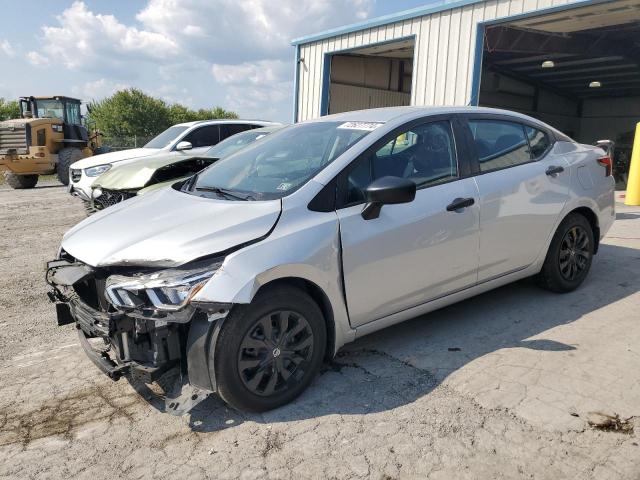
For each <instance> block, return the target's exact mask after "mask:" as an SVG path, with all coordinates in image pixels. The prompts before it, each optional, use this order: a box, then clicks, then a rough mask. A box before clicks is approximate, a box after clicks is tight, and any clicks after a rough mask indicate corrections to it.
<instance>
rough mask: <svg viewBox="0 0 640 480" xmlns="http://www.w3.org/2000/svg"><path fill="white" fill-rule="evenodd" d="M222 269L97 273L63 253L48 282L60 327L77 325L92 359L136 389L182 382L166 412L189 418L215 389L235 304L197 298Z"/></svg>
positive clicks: (201, 266) (202, 266) (212, 265)
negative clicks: (221, 345)
mask: <svg viewBox="0 0 640 480" xmlns="http://www.w3.org/2000/svg"><path fill="white" fill-rule="evenodd" d="M219 265H220V263H219V262H215V261H213V262H212V261H205V262H200V263H198V264H194V265H191V266H186V267H183V268H180V269H153V268H134V267H111V268H94V267H91V266H89V265H87V264H85V263H83V262H81V261H78V260H77V259H75V258H73V257H71V256H70V255H69V254H67V253H66V252H64V251H62V252H61V255H60V257H59V259H58V260H55V261H52V262H49V263H48V264H47V273H46V280H47V283H48V284H49V285H50V286H51V287H52V290H51V291H50V292H49V294H48V295H49V299H50V300H51V301H52V302H54V303H55V304H56V312H57V318H58V325H67V324H75V326H76V329H77V330H78V336H79V339H80V344H81V345H82V347H83V349H84V350H85V352H86V354H87V356H88V357H89V358H90V359H91V361H92V362H93V363H94V364H95V365H96V366H97V367H98V368H99V369H100V370H101V371H102V372H103V373H105V374H106V375H108V376H109V377H110V378H111V379H113V380H118V379H120V378H122V377H125V378H127V379H128V380H130V381H131V382H132V384H140V383H141V382H142V383H145V384H149V383H153V382H156V381H158V380H160V379H161V378H162V377H163V376H165V374H167V375H168V376H171V377H173V378H176V380H175V383H174V385H172V386H170V387H169V388H168V393H167V395H166V397H165V411H167V412H169V413H172V414H176V415H181V414H184V413H187V412H188V411H189V410H190V409H191V408H193V407H194V406H195V405H196V404H197V403H199V402H200V401H202V400H203V399H204V398H206V397H207V396H208V395H209V394H210V393H211V392H214V391H215V387H216V386H215V374H214V370H213V365H211V362H210V358H211V355H210V351H211V350H210V349H212V348H214V346H215V341H216V338H217V332H218V331H219V329H220V326H221V325H222V322H223V321H224V319H225V317H226V316H227V313H228V309H229V305H225V304H212V303H206V304H204V303H200V304H197V303H195V302H192V301H191V299H192V297H193V296H194V295H195V293H197V291H198V290H199V289H200V288H202V286H203V285H204V283H206V281H207V280H208V279H209V278H210V277H211V276H212V275H213V274H214V273H215V271H216V269H217V268H219ZM176 372H177V373H178V375H177V376H176V375H173V374H174V373H176ZM169 374H171V375H169Z"/></svg>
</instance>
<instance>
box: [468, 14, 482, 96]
mask: <svg viewBox="0 0 640 480" xmlns="http://www.w3.org/2000/svg"><path fill="white" fill-rule="evenodd" d="M482 57H484V23H482V22H480V23H478V24H477V25H476V51H475V54H474V58H473V81H472V82H471V100H470V101H469V105H470V106H474V107H476V106H478V103H479V102H480V80H481V79H482Z"/></svg>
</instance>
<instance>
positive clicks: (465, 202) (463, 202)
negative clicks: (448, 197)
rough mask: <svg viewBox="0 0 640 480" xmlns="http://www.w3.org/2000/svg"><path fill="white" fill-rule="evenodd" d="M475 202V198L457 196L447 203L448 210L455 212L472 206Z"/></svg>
mask: <svg viewBox="0 0 640 480" xmlns="http://www.w3.org/2000/svg"><path fill="white" fill-rule="evenodd" d="M474 203H476V201H475V200H474V199H473V198H456V199H454V200H453V202H451V203H450V204H449V205H447V212H455V211H456V210H460V209H461V208H467V207H470V206H471V205H473V204H474Z"/></svg>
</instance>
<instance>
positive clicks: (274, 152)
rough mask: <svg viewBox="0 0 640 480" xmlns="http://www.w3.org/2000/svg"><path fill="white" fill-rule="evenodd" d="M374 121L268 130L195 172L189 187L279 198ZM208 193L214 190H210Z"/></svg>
mask: <svg viewBox="0 0 640 480" xmlns="http://www.w3.org/2000/svg"><path fill="white" fill-rule="evenodd" d="M379 125H380V124H374V123H356V122H314V123H302V124H298V125H293V126H291V127H288V128H285V129H283V130H281V131H279V132H277V133H274V134H272V135H269V136H268V137H267V138H265V139H264V140H262V141H260V142H256V143H254V144H253V145H250V146H248V147H246V148H243V149H242V150H240V151H238V152H236V153H234V154H232V155H229V156H227V157H226V158H224V159H223V160H220V161H218V162H217V163H215V164H213V165H212V166H211V167H209V168H207V169H206V170H204V171H203V172H201V173H200V174H199V175H198V176H197V178H196V179H195V182H192V183H193V184H192V185H190V187H189V189H190V191H192V192H193V193H197V194H202V195H206V194H207V193H210V194H214V195H217V196H216V198H225V197H224V195H222V194H221V191H222V190H224V191H225V192H227V193H228V192H235V193H236V196H237V197H243V198H246V199H255V200H263V199H264V200H266V199H276V198H282V197H284V196H286V195H288V194H289V193H291V192H293V191H294V190H296V189H298V188H299V187H301V186H302V185H304V184H305V183H306V182H307V181H308V180H309V179H310V178H312V177H313V176H314V175H316V174H317V173H318V172H319V171H320V170H322V169H323V168H324V167H326V166H327V165H328V164H329V163H331V162H332V161H333V160H335V159H336V158H337V157H339V156H340V155H341V154H342V153H344V152H345V151H346V150H348V149H349V148H351V147H352V146H353V145H354V144H355V143H357V142H358V141H360V140H361V139H362V138H363V137H364V136H365V135H367V134H368V133H369V132H370V131H371V130H373V129H374V128H376V127H377V126H379ZM214 192H217V194H216V193H214Z"/></svg>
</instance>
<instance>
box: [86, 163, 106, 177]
mask: <svg viewBox="0 0 640 480" xmlns="http://www.w3.org/2000/svg"><path fill="white" fill-rule="evenodd" d="M110 168H111V165H110V164H108V163H107V164H105V165H96V166H95V167H90V168H85V169H84V174H85V175H86V176H87V177H97V176H98V175H102V174H103V173H104V172H106V171H107V170H109V169H110Z"/></svg>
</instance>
